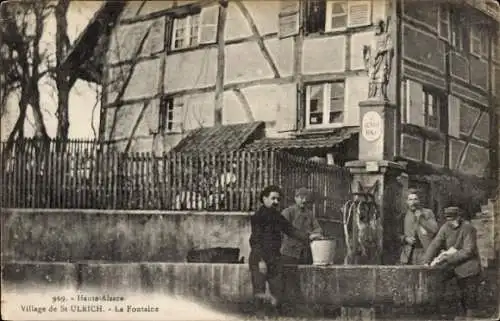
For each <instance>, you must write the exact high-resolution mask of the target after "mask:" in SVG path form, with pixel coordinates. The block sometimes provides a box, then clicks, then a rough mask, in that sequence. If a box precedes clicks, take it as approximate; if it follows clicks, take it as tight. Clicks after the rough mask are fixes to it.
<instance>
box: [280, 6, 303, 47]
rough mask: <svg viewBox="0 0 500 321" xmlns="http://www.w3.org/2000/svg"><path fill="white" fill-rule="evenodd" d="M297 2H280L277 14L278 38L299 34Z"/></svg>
mask: <svg viewBox="0 0 500 321" xmlns="http://www.w3.org/2000/svg"><path fill="white" fill-rule="evenodd" d="M299 8H300V3H299V1H290V0H281V9H280V13H279V19H278V20H279V37H280V38H286V37H290V36H295V35H297V34H298V33H299V24H300V22H299V17H300V14H299V12H300V10H299Z"/></svg>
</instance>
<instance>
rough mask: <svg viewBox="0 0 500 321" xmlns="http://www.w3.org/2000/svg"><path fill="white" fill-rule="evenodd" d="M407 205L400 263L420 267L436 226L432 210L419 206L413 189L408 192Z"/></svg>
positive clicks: (417, 197) (416, 194)
mask: <svg viewBox="0 0 500 321" xmlns="http://www.w3.org/2000/svg"><path fill="white" fill-rule="evenodd" d="M407 205H408V211H407V212H406V215H405V218H404V235H403V236H402V237H401V241H402V243H403V250H402V252H401V257H400V263H401V264H413V265H421V264H423V255H424V253H425V251H426V249H427V248H428V247H429V244H430V243H431V241H432V239H433V238H434V236H435V235H436V233H437V231H438V224H437V222H436V217H435V216H434V213H433V212H432V210H430V209H428V208H424V207H422V206H421V204H420V199H419V196H418V192H417V191H416V190H415V189H410V190H409V192H408V198H407Z"/></svg>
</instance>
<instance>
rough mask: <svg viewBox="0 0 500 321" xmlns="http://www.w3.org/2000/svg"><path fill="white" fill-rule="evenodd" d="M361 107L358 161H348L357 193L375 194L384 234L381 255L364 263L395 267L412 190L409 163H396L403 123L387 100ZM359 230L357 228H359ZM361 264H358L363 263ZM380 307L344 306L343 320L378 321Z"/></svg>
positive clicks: (352, 184) (342, 311)
mask: <svg viewBox="0 0 500 321" xmlns="http://www.w3.org/2000/svg"><path fill="white" fill-rule="evenodd" d="M359 107H360V113H359V114H360V126H361V129H360V134H359V145H358V146H359V147H358V148H359V154H358V160H356V161H352V162H348V163H347V164H346V167H347V168H348V169H349V171H350V172H351V174H352V177H353V179H352V182H351V190H352V192H354V193H367V192H368V193H371V194H372V195H373V196H374V198H375V202H376V203H377V206H378V209H379V225H380V230H381V233H380V232H379V233H378V234H377V235H382V236H381V237H382V244H381V249H379V251H378V254H376V255H374V257H372V258H370V261H369V262H367V263H365V262H363V260H362V259H361V260H354V262H355V264H356V263H358V262H359V263H361V264H383V265H393V264H396V263H397V262H398V261H399V255H400V250H401V243H400V240H399V236H400V234H401V233H402V229H403V216H402V214H403V206H404V200H405V199H406V193H407V190H408V175H407V174H406V173H405V172H406V164H404V163H397V162H394V156H395V151H396V148H395V146H394V144H395V142H396V141H397V140H396V133H397V128H398V126H399V124H398V123H397V121H396V119H397V118H396V109H395V106H394V105H391V104H390V103H389V102H387V101H383V100H366V101H362V102H360V104H359ZM355 230H357V228H355ZM359 263H358V264H359ZM378 308H380V307H379V306H375V305H374V306H372V307H369V308H368V307H352V306H351V307H342V309H341V314H342V319H343V320H349V321H350V320H356V321H357V320H375V315H376V314H378V313H379V312H380V311H378Z"/></svg>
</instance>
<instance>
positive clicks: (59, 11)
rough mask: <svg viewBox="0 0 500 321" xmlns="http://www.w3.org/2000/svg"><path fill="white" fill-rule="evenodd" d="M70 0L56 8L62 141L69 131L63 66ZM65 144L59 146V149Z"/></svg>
mask: <svg viewBox="0 0 500 321" xmlns="http://www.w3.org/2000/svg"><path fill="white" fill-rule="evenodd" d="M69 3H70V2H69V0H59V1H58V3H57V5H56V8H55V18H56V27H57V29H56V30H57V31H56V63H57V68H56V77H55V80H56V86H57V134H56V137H57V138H59V141H60V142H63V143H64V142H65V141H66V140H67V139H68V133H69V115H68V113H69V112H68V108H69V106H68V104H69V92H70V90H71V84H70V83H69V82H70V77H69V70H67V68H63V67H62V66H63V61H64V58H65V57H66V55H67V52H68V49H69V46H70V43H69V38H68V32H67V29H68V22H67V18H66V15H67V12H68V8H69ZM59 149H62V150H64V146H58V150H59Z"/></svg>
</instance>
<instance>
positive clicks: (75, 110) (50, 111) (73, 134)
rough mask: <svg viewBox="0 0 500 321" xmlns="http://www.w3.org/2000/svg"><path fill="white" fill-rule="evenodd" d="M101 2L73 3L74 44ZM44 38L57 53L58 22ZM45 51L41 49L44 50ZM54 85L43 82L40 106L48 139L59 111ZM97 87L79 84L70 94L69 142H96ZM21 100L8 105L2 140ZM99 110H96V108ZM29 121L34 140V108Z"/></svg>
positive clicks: (52, 22)
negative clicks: (94, 139) (86, 139)
mask: <svg viewBox="0 0 500 321" xmlns="http://www.w3.org/2000/svg"><path fill="white" fill-rule="evenodd" d="M101 4H102V1H73V2H72V3H71V4H70V7H69V11H68V36H69V38H70V41H71V43H73V42H74V41H75V40H76V38H77V37H78V36H79V34H80V33H81V32H82V31H83V29H84V28H85V26H86V25H87V24H88V22H89V21H90V19H91V18H92V17H93V15H94V14H95V12H96V11H97V10H98V9H99V7H100V6H101ZM45 28H46V29H45V33H44V35H43V37H42V45H43V47H44V48H47V49H48V50H54V49H53V48H54V46H55V43H54V41H55V40H54V39H55V32H56V26H55V20H54V19H50V20H49V21H48V23H47V25H46V27H45ZM44 48H41V49H42V50H44ZM53 87H54V84H50V83H47V79H44V80H42V81H41V82H40V94H41V106H42V109H43V114H44V120H45V125H46V126H47V132H48V134H49V136H51V137H54V136H55V134H56V126H57V120H56V117H55V111H56V108H57V98H56V95H55V92H54V89H52V88H53ZM96 92H97V89H96V85H95V84H90V83H88V82H85V81H82V80H78V81H77V82H76V84H75V86H74V87H73V89H72V90H71V92H70V97H69V121H70V127H69V137H70V138H94V133H93V131H92V125H91V124H92V111H93V109H94V113H93V114H94V122H93V123H94V128H95V129H96V131H97V130H98V128H99V109H100V101H99V97H97V94H96ZM18 103H19V101H18V97H12V99H10V100H9V102H8V104H7V114H6V115H4V116H2V119H1V127H0V137H1V140H2V141H3V140H6V139H7V137H8V135H9V134H10V132H11V130H12V127H13V125H14V123H15V121H16V120H17V117H18V113H19V111H18V109H19V107H18ZM94 106H96V108H94ZM27 117H28V118H27V121H26V123H25V133H26V136H28V137H29V136H32V135H33V133H34V130H33V126H32V124H33V114H32V111H31V108H30V109H29V110H28V115H27Z"/></svg>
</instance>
